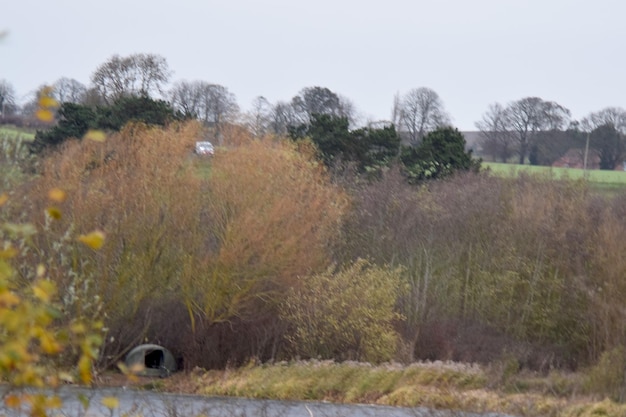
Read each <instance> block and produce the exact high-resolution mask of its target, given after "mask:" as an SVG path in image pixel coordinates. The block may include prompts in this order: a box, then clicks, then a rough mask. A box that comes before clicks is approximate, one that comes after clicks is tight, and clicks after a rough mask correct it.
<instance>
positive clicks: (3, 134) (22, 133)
mask: <svg viewBox="0 0 626 417" xmlns="http://www.w3.org/2000/svg"><path fill="white" fill-rule="evenodd" d="M18 137H19V138H22V139H24V140H33V139H35V134H34V133H32V132H29V131H27V130H25V129H20V128H17V127H13V126H0V139H3V138H9V139H15V138H18Z"/></svg>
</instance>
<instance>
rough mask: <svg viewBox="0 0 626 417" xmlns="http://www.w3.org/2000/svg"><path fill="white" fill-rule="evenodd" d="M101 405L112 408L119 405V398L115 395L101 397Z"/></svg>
mask: <svg viewBox="0 0 626 417" xmlns="http://www.w3.org/2000/svg"><path fill="white" fill-rule="evenodd" d="M102 405H103V406H105V407H106V408H108V409H110V410H113V409H115V408H118V407H119V406H120V400H119V399H118V398H117V397H102Z"/></svg>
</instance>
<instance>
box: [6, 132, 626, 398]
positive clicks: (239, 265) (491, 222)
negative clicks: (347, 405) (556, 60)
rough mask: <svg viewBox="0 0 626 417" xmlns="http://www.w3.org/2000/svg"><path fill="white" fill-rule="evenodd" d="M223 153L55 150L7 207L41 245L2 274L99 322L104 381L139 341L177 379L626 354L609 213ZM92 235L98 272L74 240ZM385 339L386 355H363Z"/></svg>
mask: <svg viewBox="0 0 626 417" xmlns="http://www.w3.org/2000/svg"><path fill="white" fill-rule="evenodd" d="M222 134H223V138H222V139H223V146H221V147H218V148H217V151H216V154H215V156H214V157H212V158H210V159H203V158H199V157H197V156H195V155H193V153H192V149H193V144H194V142H195V141H196V140H197V139H198V138H200V137H202V132H201V127H200V126H199V125H197V124H195V123H188V124H180V125H172V126H170V127H168V128H165V129H161V128H148V127H146V126H143V125H137V124H135V125H129V126H127V127H126V128H125V129H124V130H123V131H122V132H120V133H119V134H115V135H112V136H111V137H109V138H108V140H107V141H106V142H93V141H85V140H83V141H73V142H68V143H67V144H65V145H64V146H63V147H62V149H60V150H59V151H58V152H55V153H54V154H51V155H49V156H48V157H47V158H46V159H45V161H44V163H43V169H42V172H41V175H40V176H39V177H37V178H36V179H35V180H33V181H32V182H29V183H24V184H22V186H21V187H20V188H16V189H15V190H14V191H13V192H12V195H13V198H12V199H11V203H10V204H9V205H7V210H6V213H9V212H11V213H10V214H8V215H10V216H12V217H11V218H19V217H20V216H26V215H29V216H31V217H32V216H35V217H39V218H38V222H37V226H38V227H39V228H42V229H45V230H46V231H47V233H45V234H42V235H37V236H35V237H34V239H37V241H36V245H35V247H36V248H37V250H36V251H29V252H25V253H23V254H22V255H21V256H20V257H19V258H18V259H17V260H16V264H17V266H16V269H17V271H18V272H19V273H20V279H22V280H23V281H24V282H28V280H30V279H32V277H31V276H29V275H28V274H29V272H28V268H26V267H24V266H26V265H33V264H37V263H40V262H44V263H45V264H46V265H47V269H48V271H49V275H50V278H51V279H52V280H54V281H55V282H56V284H57V285H58V287H59V288H60V289H61V295H62V302H63V305H64V309H65V312H66V315H67V317H72V318H87V319H93V318H102V319H104V320H105V322H106V324H107V326H108V328H109V332H108V335H107V343H106V344H105V346H104V350H103V355H102V358H101V360H100V364H101V365H102V366H108V365H111V364H113V363H115V362H116V361H117V360H118V359H119V358H120V357H121V356H122V355H123V354H124V353H125V351H126V350H127V349H128V348H130V347H132V346H133V345H134V344H136V343H139V342H142V341H144V340H148V341H151V342H156V343H161V344H164V345H167V346H168V348H170V349H171V350H172V351H173V352H174V353H175V354H177V355H179V356H180V357H181V358H184V361H185V365H186V367H187V368H190V367H193V366H196V365H198V366H202V367H206V368H210V367H225V366H226V365H227V364H241V363H245V362H247V361H248V360H249V359H250V358H258V359H260V360H262V361H265V360H271V359H282V358H290V357H291V356H292V355H296V354H297V355H302V356H306V357H321V358H329V359H346V358H360V359H363V358H368V359H371V360H373V361H381V360H386V359H389V358H390V357H393V358H395V359H396V360H401V361H407V362H408V361H413V360H416V359H433V360H434V359H445V360H455V361H468V362H482V363H489V362H494V361H505V362H507V363H512V364H515V366H513V367H511V368H510V369H514V370H519V369H522V368H528V369H534V370H540V371H543V372H548V371H550V370H551V369H554V368H564V369H578V368H581V367H587V366H591V365H594V364H595V363H597V362H598V360H599V359H600V357H601V356H602V354H603V353H604V352H613V351H619V349H623V346H626V330H625V329H624V326H623V325H622V324H621V323H623V321H624V319H625V317H624V316H625V314H624V311H623V308H622V301H623V299H624V298H625V296H626V285H624V280H623V277H624V273H625V272H626V261H624V260H623V256H622V254H623V253H624V250H625V249H626V247H625V245H626V240H625V239H624V238H623V237H624V233H625V232H626V230H625V226H626V225H625V224H624V222H623V218H624V214H625V213H624V212H625V210H624V208H623V207H624V205H623V204H622V203H623V198H619V197H618V198H616V199H609V198H602V197H598V196H597V194H594V193H591V192H590V191H589V189H588V186H587V184H585V183H583V182H573V181H556V180H549V179H545V178H543V179H542V178H534V177H528V176H522V177H520V178H517V179H513V180H511V179H502V178H496V177H493V176H489V175H487V174H479V175H476V174H472V175H460V176H456V177H453V178H451V179H449V180H446V181H439V182H432V183H428V184H427V185H422V186H418V187H415V186H409V185H407V184H406V182H405V181H404V179H403V178H402V176H401V174H400V173H399V172H398V171H397V170H393V169H392V170H390V171H389V172H387V173H385V174H384V175H383V176H382V178H381V179H380V180H376V181H374V182H361V183H353V184H351V185H350V186H348V184H350V183H349V181H348V180H347V178H346V177H342V181H343V182H342V185H341V186H339V185H338V184H336V183H333V182H332V181H331V179H330V177H329V175H328V173H327V172H326V171H325V169H324V168H323V166H322V165H321V164H320V163H319V161H317V160H316V159H315V152H314V150H313V149H312V148H311V147H310V146H309V145H308V144H307V142H300V143H298V144H296V143H293V142H291V141H288V140H284V139H281V138H265V139H253V138H252V137H251V136H250V135H249V134H247V133H246V132H245V131H244V130H242V129H237V128H234V127H233V128H231V129H228V128H225V129H224V130H223V131H222ZM355 184H356V185H355ZM53 188H61V189H63V190H64V191H65V192H66V193H67V195H68V198H67V200H66V201H65V202H63V203H59V205H60V206H59V207H60V208H61V209H62V210H60V212H62V213H63V216H62V217H61V218H60V219H59V220H55V221H53V218H54V216H53V214H55V213H56V212H54V211H50V210H48V211H46V205H47V204H48V203H47V201H45V198H44V197H42V196H46V195H47V194H46V193H47V190H50V189H53ZM43 213H47V214H46V215H44V214H43ZM96 229H98V230H102V231H103V232H104V233H106V235H107V240H106V244H105V245H104V246H103V248H102V249H101V250H100V251H98V252H97V253H96V252H93V251H91V250H90V249H88V248H86V247H83V246H81V245H78V244H77V243H76V242H75V241H74V240H72V239H71V238H70V236H73V235H75V234H77V233H86V232H88V231H91V230H96ZM357 259H367V260H368V261H367V262H368V265H369V266H368V268H367V270H372V271H377V272H376V274H378V275H376V274H375V276H377V277H379V278H380V277H386V278H385V279H390V280H388V281H385V282H387V283H388V284H389V285H391V287H390V288H391V289H393V288H396V289H397V291H395V290H394V291H391V292H390V293H386V292H385V293H384V294H386V295H385V300H387V295H388V294H392V298H393V302H387V301H385V302H378V303H374V301H373V300H376V297H375V296H374V295H372V294H374V293H371V291H372V288H377V286H378V285H379V284H380V282H382V281H380V282H379V281H376V280H373V281H371V282H369V284H368V281H367V280H366V277H367V271H366V270H358V268H357V270H356V272H355V271H352V272H350V273H347V272H346V271H350V268H351V267H352V266H353V265H354V262H355V261H356V260H357ZM359 262H365V261H359ZM331 266H334V267H336V268H334V269H333V268H331V269H328V268H329V267H331ZM370 268H371V269H370ZM398 268H399V269H398ZM324 271H326V272H324ZM359 271H360V272H359ZM391 271H395V272H393V273H392V272H391ZM342 274H343V275H342ZM390 277H394V278H393V279H391V278H390ZM395 277H397V279H398V280H399V283H398V284H397V285H396V283H395V282H396V281H395V279H396V278H395ZM381 279H382V278H381ZM383 281H384V280H383ZM338 283H341V284H340V285H339V286H337V285H338ZM370 284H371V285H370ZM348 289H350V291H348ZM381 294H382V292H381ZM379 301H380V300H379ZM359 302H361V303H363V305H360V306H358V307H359V308H356V307H357V306H356V304H357V303H359ZM318 308H322V309H324V310H323V311H325V312H324V313H323V314H311V315H307V314H304V313H306V312H307V311H313V310H314V309H318ZM285 312H287V314H286V313H285ZM351 312H352V313H354V314H352V315H351ZM363 314H367V315H369V318H371V319H372V320H371V321H368V320H361V318H362V317H358V316H359V315H363ZM330 319H333V320H335V319H336V320H339V321H341V320H344V321H349V320H353V321H352V323H358V324H359V326H361V327H360V328H359V329H353V330H355V331H354V332H353V334H352V335H350V337H348V338H345V339H342V337H344V336H345V335H347V334H348V333H349V329H346V328H345V326H341V325H340V323H338V324H337V325H336V326H334V327H333V326H330V327H329V326H328V325H329V323H330V322H331V320H330ZM375 319H380V320H381V321H380V322H377V321H376V320H375ZM364 323H365V324H364ZM367 323H369V324H367ZM331 324H332V323H331ZM379 324H380V325H381V326H382V327H380V328H379V329H382V330H381V331H382V332H383V333H384V335H385V337H384V338H381V339H379V341H378V342H381V341H382V342H381V343H369V344H368V342H365V341H364V339H363V338H367V339H369V338H373V337H375V336H372V335H371V332H368V331H367V329H366V328H367V326H369V325H371V326H372V327H373V328H376V326H378V325H379ZM389 326H392V327H389ZM357 330H358V331H357ZM305 336H306V337H305ZM309 336H311V337H321V338H322V339H321V340H319V343H307V340H306V339H307V337H309ZM345 341H347V342H346V343H344V342H345ZM398 341H399V342H398ZM309 342H310V341H309ZM616 349H617V350H616ZM365 352H366V353H365ZM390 352H391V353H390ZM605 358H606V356H605ZM605 361H606V359H605ZM612 378H613V379H614V380H619V375H618V376H617V377H616V376H612ZM605 382H606V380H605V381H604V382H598V381H597V379H596V382H595V384H596V385H597V386H598V387H601V386H603V385H602V384H604V383H605ZM608 383H609V384H612V383H611V382H610V381H609V382H608ZM602 389H604V388H602ZM614 395H617V394H614ZM620 395H621V394H620Z"/></svg>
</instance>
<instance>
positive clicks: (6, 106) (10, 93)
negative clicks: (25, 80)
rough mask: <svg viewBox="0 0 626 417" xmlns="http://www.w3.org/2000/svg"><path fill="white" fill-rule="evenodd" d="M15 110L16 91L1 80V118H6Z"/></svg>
mask: <svg viewBox="0 0 626 417" xmlns="http://www.w3.org/2000/svg"><path fill="white" fill-rule="evenodd" d="M14 110H15V89H14V88H13V85H12V84H11V83H9V82H8V81H6V80H0V116H2V117H4V116H6V115H8V114H10V113H13V111H14Z"/></svg>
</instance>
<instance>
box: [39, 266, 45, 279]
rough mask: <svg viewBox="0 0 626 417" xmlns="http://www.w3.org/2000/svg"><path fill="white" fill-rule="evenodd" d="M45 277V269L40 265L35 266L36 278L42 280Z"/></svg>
mask: <svg viewBox="0 0 626 417" xmlns="http://www.w3.org/2000/svg"><path fill="white" fill-rule="evenodd" d="M44 275H46V267H45V266H44V265H42V264H39V265H37V278H42V277H43V276H44Z"/></svg>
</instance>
